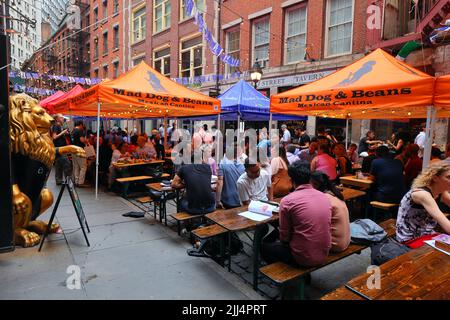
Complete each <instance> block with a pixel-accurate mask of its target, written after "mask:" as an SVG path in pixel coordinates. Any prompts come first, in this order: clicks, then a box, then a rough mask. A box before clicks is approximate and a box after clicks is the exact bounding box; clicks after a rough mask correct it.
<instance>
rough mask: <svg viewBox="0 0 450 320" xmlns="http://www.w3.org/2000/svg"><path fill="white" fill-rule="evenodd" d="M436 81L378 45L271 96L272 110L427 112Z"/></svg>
mask: <svg viewBox="0 0 450 320" xmlns="http://www.w3.org/2000/svg"><path fill="white" fill-rule="evenodd" d="M434 82H435V78H434V77H432V76H430V75H428V74H426V73H424V72H422V71H419V70H417V69H415V68H413V67H411V66H409V65H407V64H406V63H404V62H401V61H399V60H397V59H395V58H394V57H392V56H391V55H390V54H389V53H387V52H385V51H384V50H382V49H377V50H375V51H374V52H372V53H370V54H368V55H366V56H364V57H363V58H361V59H359V60H357V61H355V62H354V63H352V64H350V65H348V66H346V67H345V68H342V69H340V70H338V71H336V72H334V73H332V74H330V75H328V76H326V77H324V78H322V79H319V80H317V81H315V82H312V83H309V84H307V85H304V86H301V87H298V88H295V89H292V90H289V91H286V92H283V93H280V94H277V95H274V96H272V97H271V100H270V101H271V108H270V111H271V112H274V113H284V114H293V115H310V116H319V117H329V118H351V119H395V118H426V117H427V108H426V107H427V106H431V105H432V104H433V92H434ZM437 116H438V117H439V116H444V115H442V114H439V113H438V115H437Z"/></svg>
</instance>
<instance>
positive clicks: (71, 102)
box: [54, 61, 220, 119]
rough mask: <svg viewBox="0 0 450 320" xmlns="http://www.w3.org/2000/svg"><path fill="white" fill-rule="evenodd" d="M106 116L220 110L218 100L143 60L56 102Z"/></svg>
mask: <svg viewBox="0 0 450 320" xmlns="http://www.w3.org/2000/svg"><path fill="white" fill-rule="evenodd" d="M98 103H100V108H99V109H100V117H106V118H135V119H137V118H162V117H184V116H200V115H213V114H219V113H220V101H219V100H218V99H214V98H211V97H208V96H206V95H204V94H201V93H199V92H196V91H193V90H190V89H188V88H186V87H184V86H182V85H180V84H178V83H176V82H174V81H172V80H170V79H169V78H167V77H165V76H163V75H161V74H160V73H159V72H157V71H156V70H154V69H153V68H152V67H150V66H149V65H148V64H146V63H145V62H144V61H143V62H141V63H140V64H139V65H137V66H136V67H134V68H133V69H131V70H130V71H129V72H128V73H125V74H123V75H122V76H120V77H118V78H117V79H114V80H110V81H104V82H102V83H99V84H97V85H96V86H94V87H92V88H90V89H88V90H86V91H85V92H83V93H81V94H79V95H77V96H75V97H72V98H70V99H65V100H64V101H61V102H60V103H58V104H57V105H56V106H55V107H54V110H55V112H58V113H63V114H67V115H76V116H91V117H92V116H97V112H98Z"/></svg>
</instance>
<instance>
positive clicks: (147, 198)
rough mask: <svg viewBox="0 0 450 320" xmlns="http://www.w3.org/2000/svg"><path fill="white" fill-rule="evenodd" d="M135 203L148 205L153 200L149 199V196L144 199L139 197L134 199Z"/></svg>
mask: <svg viewBox="0 0 450 320" xmlns="http://www.w3.org/2000/svg"><path fill="white" fill-rule="evenodd" d="M136 200H137V201H139V202H140V203H149V202H153V199H152V198H150V197H149V196H146V197H140V198H137V199H136Z"/></svg>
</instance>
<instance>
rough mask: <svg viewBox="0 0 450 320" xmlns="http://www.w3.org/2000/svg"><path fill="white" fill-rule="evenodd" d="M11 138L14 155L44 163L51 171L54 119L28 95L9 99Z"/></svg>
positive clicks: (53, 156) (53, 150) (53, 155)
mask: <svg viewBox="0 0 450 320" xmlns="http://www.w3.org/2000/svg"><path fill="white" fill-rule="evenodd" d="M9 108H10V114H9V119H10V137H11V149H12V152H13V153H20V154H23V155H25V156H28V157H30V158H31V159H33V160H36V161H40V162H42V163H44V164H45V165H46V166H47V167H48V168H49V169H50V168H51V167H52V165H53V161H54V160H55V147H54V145H53V140H52V138H51V137H50V127H51V125H52V121H53V118H52V117H50V115H49V114H48V113H47V112H46V111H45V109H44V108H42V107H41V106H39V104H38V101H37V100H36V99H33V98H32V97H30V96H29V95H26V94H23V93H21V94H16V95H13V96H11V97H10V98H9Z"/></svg>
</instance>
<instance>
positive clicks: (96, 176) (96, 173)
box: [95, 101, 100, 200]
mask: <svg viewBox="0 0 450 320" xmlns="http://www.w3.org/2000/svg"><path fill="white" fill-rule="evenodd" d="M99 140H100V101H98V102H97V154H96V156H95V200H97V199H98V158H99V154H98V153H99V150H100V143H99Z"/></svg>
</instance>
